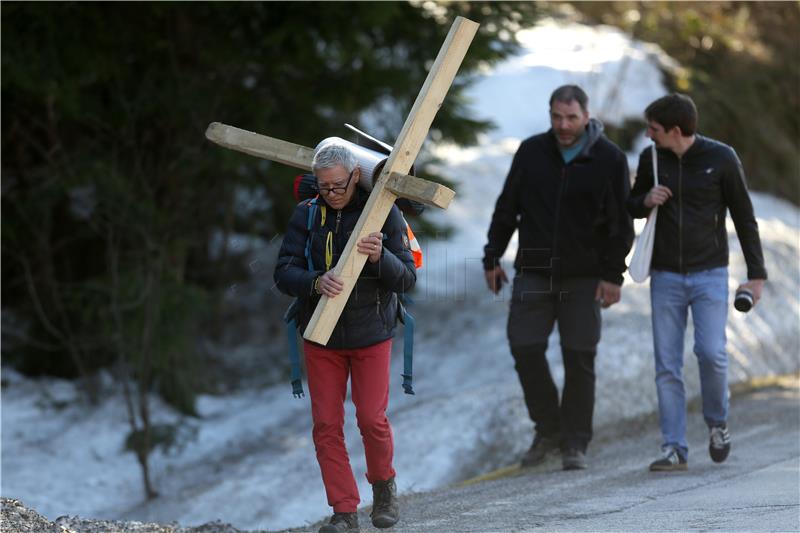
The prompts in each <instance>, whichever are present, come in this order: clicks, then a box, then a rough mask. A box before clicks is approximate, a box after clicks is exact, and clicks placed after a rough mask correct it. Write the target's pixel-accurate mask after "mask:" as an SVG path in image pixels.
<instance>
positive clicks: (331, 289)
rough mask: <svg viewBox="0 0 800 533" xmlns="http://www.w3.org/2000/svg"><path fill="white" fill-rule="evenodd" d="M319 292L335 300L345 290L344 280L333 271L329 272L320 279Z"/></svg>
mask: <svg viewBox="0 0 800 533" xmlns="http://www.w3.org/2000/svg"><path fill="white" fill-rule="evenodd" d="M317 286H318V287H319V292H320V293H321V294H324V295H325V296H327V297H328V298H334V297H335V296H336V295H338V294H341V292H342V290H343V289H344V283H343V282H342V278H340V277H339V276H337V275H336V274H334V273H333V270H328V271H327V272H325V273H324V274H323V275H321V276H320V277H319V283H318V285H317Z"/></svg>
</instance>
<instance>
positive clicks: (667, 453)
mask: <svg viewBox="0 0 800 533" xmlns="http://www.w3.org/2000/svg"><path fill="white" fill-rule="evenodd" d="M688 467H689V465H688V463H687V462H686V459H684V458H683V457H681V454H680V453H678V450H676V449H675V448H671V447H670V448H666V449H665V450H664V456H663V457H662V458H661V459H658V460H656V461H653V462H652V463H650V471H651V472H673V471H675V470H686V469H687V468H688Z"/></svg>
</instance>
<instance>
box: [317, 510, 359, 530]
mask: <svg viewBox="0 0 800 533" xmlns="http://www.w3.org/2000/svg"><path fill="white" fill-rule="evenodd" d="M360 531H361V528H360V527H358V514H357V513H333V516H332V517H331V521H330V522H328V523H327V524H325V525H324V526H322V527H321V528H319V533H359V532H360Z"/></svg>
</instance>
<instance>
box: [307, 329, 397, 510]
mask: <svg viewBox="0 0 800 533" xmlns="http://www.w3.org/2000/svg"><path fill="white" fill-rule="evenodd" d="M391 349H392V340H391V339H388V340H385V341H383V342H380V343H378V344H374V345H372V346H367V347H365V348H357V349H352V350H347V349H343V350H332V349H328V348H324V347H322V346H317V345H315V344H311V343H309V342H305V343H304V349H303V352H304V354H305V359H306V372H307V373H308V391H309V394H310V396H311V416H312V418H313V420H314V431H313V436H314V446H315V448H316V450H317V461H318V462H319V467H320V470H321V471H322V482H323V483H324V484H325V492H326V494H327V496H328V505H330V506H331V507H333V510H334V512H337V513H354V512H356V509H357V508H358V503H359V501H360V499H359V497H358V485H356V480H355V477H354V476H353V470H352V468H350V459H349V458H348V456H347V447H346V446H345V440H344V400H345V398H346V396H347V378H348V375H351V374H352V380H351V390H352V398H353V404H354V405H355V406H356V420H357V421H358V428H359V430H361V438H362V440H363V441H364V454H365V455H366V458H367V481H369V482H370V483H374V482H375V481H385V480H387V479H389V478H391V477H393V476H394V475H395V472H394V468H392V456H393V453H394V444H393V441H392V428H391V426H389V419H388V418H386V407H387V406H388V405H389V362H390V359H391Z"/></svg>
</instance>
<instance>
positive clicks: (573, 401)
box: [483, 85, 633, 470]
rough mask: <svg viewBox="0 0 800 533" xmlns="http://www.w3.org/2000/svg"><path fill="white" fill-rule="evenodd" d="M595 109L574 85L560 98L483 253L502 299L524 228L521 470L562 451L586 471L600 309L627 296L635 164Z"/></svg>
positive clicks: (519, 316)
mask: <svg viewBox="0 0 800 533" xmlns="http://www.w3.org/2000/svg"><path fill="white" fill-rule="evenodd" d="M587 104H588V97H587V96H586V93H584V92H583V90H582V89H581V88H580V87H577V86H575V85H565V86H563V87H560V88H558V89H556V90H555V92H553V94H552V96H551V98H550V122H551V125H552V129H551V130H549V131H548V132H546V133H542V134H540V135H535V136H533V137H530V138H529V139H526V140H525V141H523V142H522V145H521V146H520V147H519V150H517V153H516V155H515V156H514V160H513V162H512V164H511V170H510V171H509V173H508V177H507V178H506V183H505V185H504V187H503V192H502V193H501V194H500V197H499V198H498V200H497V205H496V207H495V211H494V215H493V217H492V223H491V226H490V227H489V242H488V244H487V245H486V247H485V249H484V259H483V261H484V270H485V274H486V282H487V284H488V286H489V289H490V290H491V291H493V292H495V293H497V292H499V291H500V288H501V285H502V283H503V282H505V281H508V278H507V276H506V274H505V271H504V270H503V268H502V267H501V266H500V263H499V262H500V258H501V257H502V255H503V253H504V252H505V249H506V247H507V246H508V242H509V240H510V238H511V236H512V234H513V233H514V231H515V230H517V229H519V248H518V251H517V256H516V259H515V261H514V267H515V269H516V271H517V276H516V278H515V279H514V286H513V291H512V301H511V311H510V314H509V318H508V339H509V344H510V347H511V353H512V355H513V356H514V360H515V366H516V369H517V373H518V375H519V380H520V383H521V384H522V390H523V393H524V395H525V402H526V404H527V407H528V412H529V414H530V417H531V420H533V422H534V424H535V426H536V428H535V429H536V436H535V438H534V440H533V444H532V445H531V447H530V449H529V450H528V452H527V453H526V454H525V455H524V456H523V458H522V466H534V465H536V464H539V463H541V462H542V461H544V460H545V458H546V456H547V455H548V454H549V453H550V452H556V451H558V450H559V449H562V450H563V456H562V463H563V467H564V469H566V470H572V469H583V468H586V456H585V454H586V447H587V446H588V444H589V441H590V440H591V438H592V415H593V411H594V386H595V374H594V358H595V354H596V350H597V343H598V342H599V340H600V326H601V317H600V308H601V307H604V308H607V307H609V306H611V305H613V304H614V303H616V302H618V301H619V299H620V287H621V285H622V273H623V272H624V271H625V256H626V255H627V253H628V250H629V249H630V246H631V242H632V241H633V226H632V224H631V220H630V217H629V216H628V214H627V212H626V210H625V202H626V200H627V198H628V193H629V190H630V182H629V177H628V163H627V160H626V158H625V155H624V154H623V153H622V151H621V150H620V149H619V148H618V147H617V146H616V145H614V144H613V143H612V142H611V141H609V140H608V139H607V138H606V137H605V136H604V135H602V124H600V122H599V121H597V120H595V119H590V118H589V112H588V109H587ZM556 321H558V329H559V333H560V336H561V349H562V356H563V361H564V391H563V395H562V400H561V404H560V406H559V398H558V389H557V388H556V385H555V383H554V381H553V378H552V376H551V374H550V368H549V365H548V363H547V358H546V357H545V352H546V350H547V339H548V337H549V336H550V333H551V332H552V330H553V325H554V323H555V322H556Z"/></svg>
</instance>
